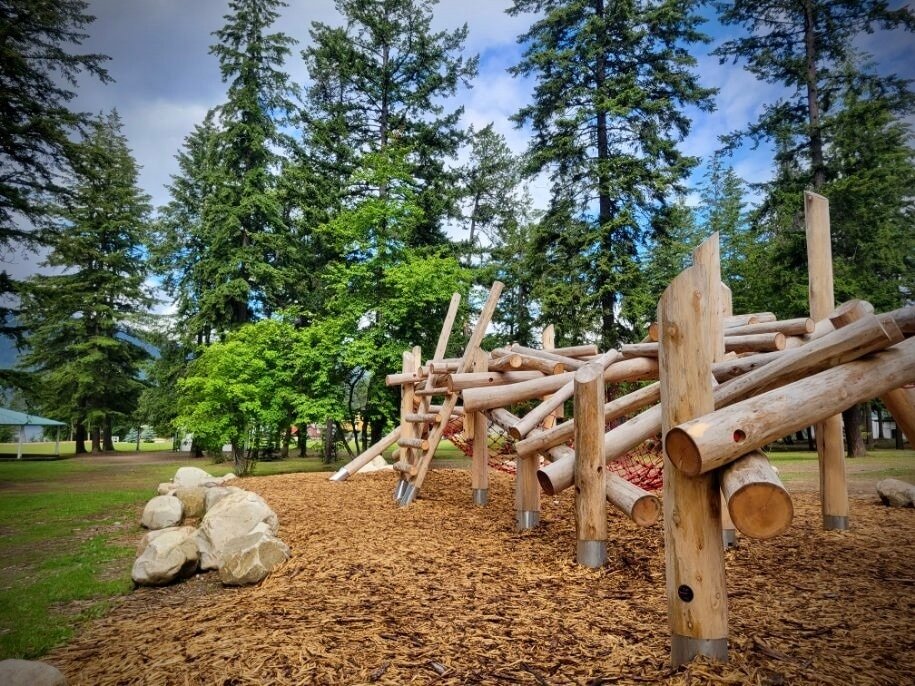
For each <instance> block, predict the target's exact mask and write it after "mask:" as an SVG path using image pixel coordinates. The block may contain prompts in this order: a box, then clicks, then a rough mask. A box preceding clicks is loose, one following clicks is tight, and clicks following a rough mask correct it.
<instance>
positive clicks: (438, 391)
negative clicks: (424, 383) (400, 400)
mask: <svg viewBox="0 0 915 686" xmlns="http://www.w3.org/2000/svg"><path fill="white" fill-rule="evenodd" d="M450 392H451V391H449V390H448V387H447V386H436V387H435V388H418V389H416V390H415V391H414V393H415V394H416V395H418V396H420V397H426V396H433V395H448V394H449V393H450Z"/></svg>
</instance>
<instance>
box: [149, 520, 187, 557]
mask: <svg viewBox="0 0 915 686" xmlns="http://www.w3.org/2000/svg"><path fill="white" fill-rule="evenodd" d="M172 531H181V532H183V533H184V535H185V536H193V535H194V533H195V532H196V531H197V529H195V528H194V527H192V526H172V527H169V528H168V529H155V530H153V531H147V532H146V533H145V534H144V535H143V538H141V539H140V542H139V543H138V544H137V557H140V555H142V554H143V552H144V551H145V550H146V548H147V546H149V544H150V543H151V542H152V541H154V540H156V539H157V538H159V536H161V535H162V534H167V533H170V532H172Z"/></svg>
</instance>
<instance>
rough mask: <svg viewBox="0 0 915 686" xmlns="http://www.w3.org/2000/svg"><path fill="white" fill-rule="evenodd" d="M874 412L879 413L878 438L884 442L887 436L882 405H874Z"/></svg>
mask: <svg viewBox="0 0 915 686" xmlns="http://www.w3.org/2000/svg"><path fill="white" fill-rule="evenodd" d="M874 411H875V412H876V413H877V438H879V439H880V440H883V439H884V438H886V436H885V435H884V433H883V408H882V407H880V403H876V404H875V405H874Z"/></svg>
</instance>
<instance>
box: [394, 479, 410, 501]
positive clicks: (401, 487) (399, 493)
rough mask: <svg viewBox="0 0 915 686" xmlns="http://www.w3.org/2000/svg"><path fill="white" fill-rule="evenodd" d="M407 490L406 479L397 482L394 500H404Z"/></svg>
mask: <svg viewBox="0 0 915 686" xmlns="http://www.w3.org/2000/svg"><path fill="white" fill-rule="evenodd" d="M406 488H407V482H406V480H405V479H398V480H397V487H396V488H395V489H394V500H400V499H401V498H403V492H404V491H405V490H406Z"/></svg>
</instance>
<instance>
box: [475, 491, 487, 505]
mask: <svg viewBox="0 0 915 686" xmlns="http://www.w3.org/2000/svg"><path fill="white" fill-rule="evenodd" d="M473 504H474V505H489V489H488V488H475V489H473Z"/></svg>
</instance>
